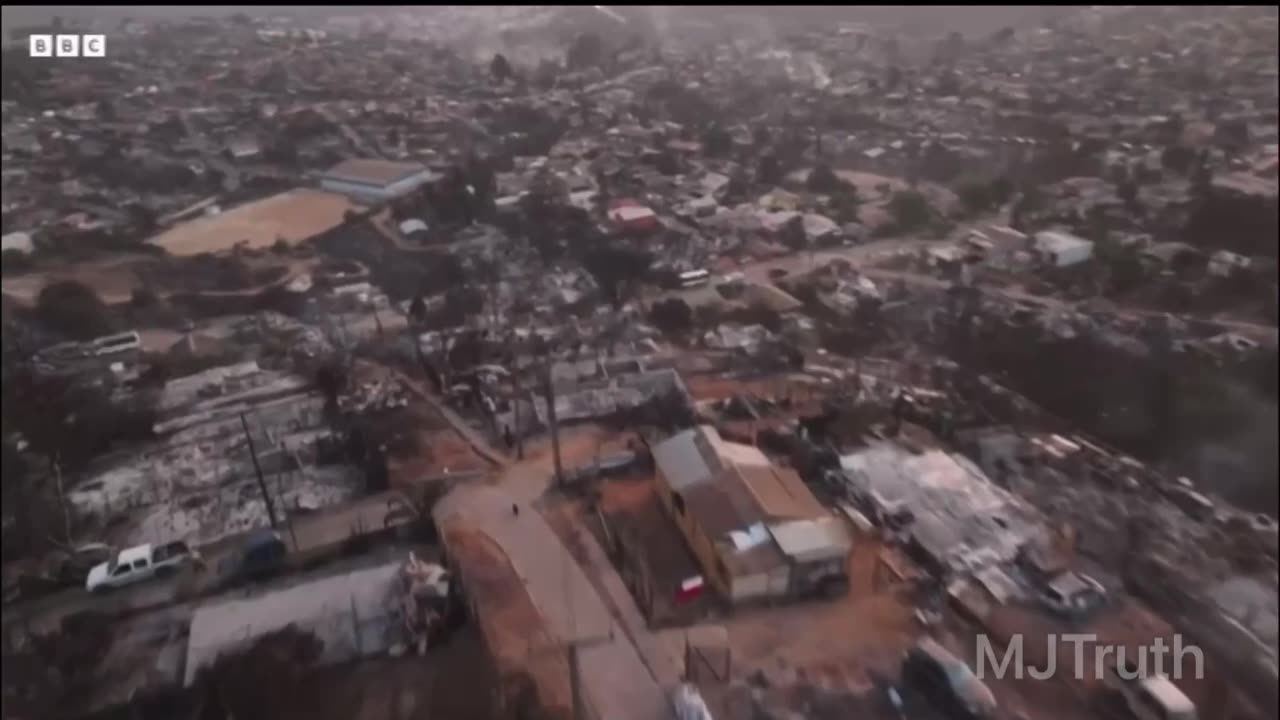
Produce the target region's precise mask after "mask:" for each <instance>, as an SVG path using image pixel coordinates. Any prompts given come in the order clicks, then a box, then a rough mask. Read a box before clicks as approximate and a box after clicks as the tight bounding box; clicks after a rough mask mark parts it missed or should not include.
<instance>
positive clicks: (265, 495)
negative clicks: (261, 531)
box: [240, 413, 277, 528]
mask: <svg viewBox="0 0 1280 720" xmlns="http://www.w3.org/2000/svg"><path fill="white" fill-rule="evenodd" d="M240 427H242V428H244V439H245V440H246V441H248V443H249V457H251V458H253V472H254V473H256V474H257V476H258V488H259V489H260V490H262V500H263V502H265V503H266V504H267V517H268V518H270V520H271V527H272V528H275V527H277V522H276V508H275V506H274V505H272V504H271V493H269V492H267V481H266V479H264V478H263V477H262V466H261V465H259V464H258V451H257V450H255V449H254V447H253V435H252V434H250V432H249V421H248V420H247V419H245V416H244V413H240Z"/></svg>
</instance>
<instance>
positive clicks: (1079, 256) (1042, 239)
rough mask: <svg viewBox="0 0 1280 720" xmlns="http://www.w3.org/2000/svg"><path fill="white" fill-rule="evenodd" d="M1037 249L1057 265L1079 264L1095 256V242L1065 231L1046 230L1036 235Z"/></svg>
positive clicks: (1042, 256) (1046, 260)
mask: <svg viewBox="0 0 1280 720" xmlns="http://www.w3.org/2000/svg"><path fill="white" fill-rule="evenodd" d="M1034 247H1035V251H1036V252H1037V253H1038V254H1039V255H1040V256H1041V258H1043V260H1044V261H1045V262H1046V263H1048V264H1050V265H1053V266H1055V267H1069V266H1071V265H1078V264H1080V263H1082V262H1085V261H1086V260H1088V259H1090V258H1092V257H1093V243H1092V242H1091V241H1089V240H1085V239H1084V238H1082V237H1077V236H1075V235H1071V234H1068V233H1064V232H1057V231H1052V230H1046V231H1044V232H1038V233H1036V235H1035V244H1034Z"/></svg>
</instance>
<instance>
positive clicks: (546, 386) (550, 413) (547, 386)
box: [543, 358, 564, 485]
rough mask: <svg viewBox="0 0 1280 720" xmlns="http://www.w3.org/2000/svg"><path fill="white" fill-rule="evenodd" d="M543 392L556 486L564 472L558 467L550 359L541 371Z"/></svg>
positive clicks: (557, 444)
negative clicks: (542, 373) (542, 374)
mask: <svg viewBox="0 0 1280 720" xmlns="http://www.w3.org/2000/svg"><path fill="white" fill-rule="evenodd" d="M543 372H544V373H545V375H544V376H543V391H544V396H545V398H546V401H547V424H548V425H549V426H550V430H551V458H552V460H554V461H555V468H556V485H560V484H561V483H563V482H564V470H563V468H562V467H561V465H560V425H559V423H558V422H556V389H555V385H554V384H553V383H552V382H551V359H550V358H548V359H547V366H546V368H545V369H544V370H543Z"/></svg>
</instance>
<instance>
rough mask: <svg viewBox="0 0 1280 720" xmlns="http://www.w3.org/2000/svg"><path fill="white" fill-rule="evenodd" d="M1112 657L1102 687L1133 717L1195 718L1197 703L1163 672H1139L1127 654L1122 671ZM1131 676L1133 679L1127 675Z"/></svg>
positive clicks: (1139, 719)
mask: <svg viewBox="0 0 1280 720" xmlns="http://www.w3.org/2000/svg"><path fill="white" fill-rule="evenodd" d="M1120 669H1121V668H1120V667H1119V666H1117V664H1116V663H1115V662H1114V661H1113V662H1111V663H1110V664H1109V665H1108V666H1107V669H1106V672H1105V673H1104V674H1103V687H1104V688H1105V689H1106V690H1107V691H1109V692H1110V693H1111V697H1113V698H1115V699H1116V700H1117V701H1118V703H1119V704H1121V705H1123V706H1124V707H1125V710H1127V711H1128V714H1129V715H1131V716H1132V717H1133V718H1135V720H1196V717H1197V714H1196V706H1195V703H1193V702H1191V700H1190V698H1188V697H1187V696H1186V694H1185V693H1183V692H1182V691H1181V690H1179V689H1178V686H1177V685H1174V684H1173V682H1172V681H1171V680H1169V678H1167V677H1165V676H1164V675H1148V676H1146V677H1143V676H1142V673H1141V672H1140V670H1142V668H1141V667H1139V666H1138V665H1137V663H1134V662H1132V661H1131V660H1129V659H1127V658H1126V661H1125V666H1124V668H1123V670H1124V673H1123V675H1122V674H1121V673H1120ZM1130 678H1132V679H1130Z"/></svg>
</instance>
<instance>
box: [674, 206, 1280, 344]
mask: <svg viewBox="0 0 1280 720" xmlns="http://www.w3.org/2000/svg"><path fill="white" fill-rule="evenodd" d="M967 230H968V228H964V229H963V231H961V230H957V231H956V233H953V234H952V235H951V237H950V238H948V239H945V240H919V239H902V240H896V239H890V240H877V241H872V242H869V243H865V244H863V245H855V246H853V247H848V248H839V249H835V250H823V251H819V252H815V253H796V254H793V255H787V256H785V257H780V258H776V259H773V260H765V261H761V262H755V263H750V264H747V265H743V266H741V267H739V268H738V272H741V273H742V274H743V276H744V278H745V279H746V281H747V282H754V283H766V284H767V283H772V282H773V278H771V277H770V276H769V274H770V272H772V271H775V270H785V271H786V272H787V274H788V275H794V274H799V273H803V272H807V271H809V270H811V269H813V268H817V267H821V266H822V265H825V264H827V263H830V262H832V261H833V260H846V261H848V262H851V263H868V262H872V261H875V260H876V259H879V258H882V257H887V256H889V255H892V254H896V253H898V252H903V251H907V252H914V251H916V250H921V249H924V248H929V247H934V246H939V245H947V244H951V243H953V242H955V240H957V239H958V238H959V237H963V235H964V233H965V232H967ZM860 271H861V272H862V273H863V274H864V275H866V276H867V277H869V278H872V279H875V280H888V281H893V280H901V281H903V282H905V283H907V284H910V285H917V286H928V287H933V288H939V289H941V288H946V287H948V286H949V285H950V282H949V281H946V280H942V279H940V278H937V277H933V276H931V275H921V274H919V273H910V272H900V271H894V270H879V269H875V268H860ZM979 287H980V289H981V290H982V291H983V292H987V293H992V294H996V295H1001V296H1003V297H1006V298H1008V299H1010V300H1017V301H1019V302H1025V303H1031V304H1035V305H1039V306H1041V307H1053V308H1063V309H1080V306H1081V305H1082V304H1083V303H1081V302H1075V301H1072V300H1067V299H1065V298H1061V297H1050V296H1043V295H1032V294H1031V293H1027V292H1022V291H1019V290H1015V289H1012V288H1002V287H992V286H979ZM660 297H679V298H682V299H684V300H685V302H688V303H689V304H690V305H699V304H703V303H706V302H709V301H711V300H713V299H719V297H720V295H719V293H717V292H716V290H715V287H714V283H713V284H710V285H706V286H703V287H700V288H693V289H690V290H673V291H669V292H665V293H662V294H661V295H660ZM1109 312H1110V313H1111V314H1114V315H1116V316H1118V317H1125V318H1131V319H1142V318H1148V317H1162V316H1165V315H1169V314H1171V313H1166V312H1161V311H1158V310H1142V309H1139V308H1129V307H1122V306H1116V307H1115V309H1114V310H1111V311H1109ZM1174 315H1175V316H1176V317H1179V318H1181V319H1182V320H1185V321H1190V320H1202V321H1205V322H1210V323H1214V324H1217V325H1220V326H1221V327H1223V328H1226V329H1229V330H1232V331H1235V332H1239V333H1244V334H1247V335H1248V336H1249V337H1252V338H1263V339H1271V340H1274V339H1275V338H1276V337H1277V335H1278V334H1280V333H1278V331H1277V328H1276V327H1274V326H1271V325H1263V324H1259V323H1250V322H1243V321H1239V320H1231V319H1227V318H1218V317H1203V318H1197V317H1195V316H1192V315H1186V314H1174Z"/></svg>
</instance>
